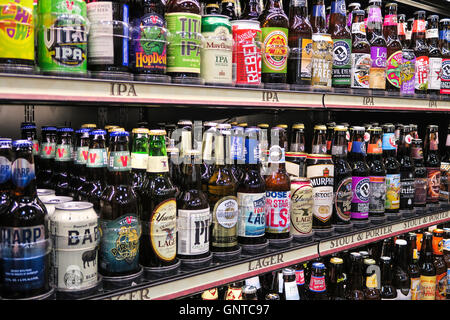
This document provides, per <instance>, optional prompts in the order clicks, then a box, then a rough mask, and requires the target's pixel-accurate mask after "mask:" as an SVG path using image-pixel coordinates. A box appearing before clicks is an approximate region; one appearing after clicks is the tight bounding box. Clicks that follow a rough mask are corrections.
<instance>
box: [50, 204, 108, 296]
mask: <svg viewBox="0 0 450 320" xmlns="http://www.w3.org/2000/svg"><path fill="white" fill-rule="evenodd" d="M50 234H51V237H52V246H53V248H52V253H53V254H52V273H51V275H52V277H53V283H54V285H55V289H56V290H58V291H62V292H67V291H69V292H74V291H82V290H87V289H90V288H93V287H95V286H96V285H97V283H98V276H97V260H98V254H97V253H98V242H99V231H98V216H97V214H96V213H95V211H94V208H93V204H92V203H89V202H80V201H74V202H66V203H61V204H59V205H57V206H56V210H55V213H54V214H53V215H52V216H51V217H50Z"/></svg>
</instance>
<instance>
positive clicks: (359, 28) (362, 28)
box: [352, 22, 366, 36]
mask: <svg viewBox="0 0 450 320" xmlns="http://www.w3.org/2000/svg"><path fill="white" fill-rule="evenodd" d="M352 34H360V35H363V36H366V25H365V23H364V22H355V23H353V24H352Z"/></svg>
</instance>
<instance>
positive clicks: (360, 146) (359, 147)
mask: <svg viewBox="0 0 450 320" xmlns="http://www.w3.org/2000/svg"><path fill="white" fill-rule="evenodd" d="M352 152H353V153H362V154H364V155H365V154H366V144H365V143H364V141H353V142H352Z"/></svg>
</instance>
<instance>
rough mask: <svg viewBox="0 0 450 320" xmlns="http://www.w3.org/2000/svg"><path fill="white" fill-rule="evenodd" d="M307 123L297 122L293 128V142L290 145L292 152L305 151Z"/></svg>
mask: <svg viewBox="0 0 450 320" xmlns="http://www.w3.org/2000/svg"><path fill="white" fill-rule="evenodd" d="M305 143H306V141H305V125H304V124H303V123H295V124H293V125H292V130H291V143H290V145H289V151H290V152H305Z"/></svg>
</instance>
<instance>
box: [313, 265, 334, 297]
mask: <svg viewBox="0 0 450 320" xmlns="http://www.w3.org/2000/svg"><path fill="white" fill-rule="evenodd" d="M309 296H310V299H311V300H328V299H329V296H328V290H327V284H326V280H325V265H324V264H323V263H321V262H314V263H313V264H312V269H311V278H310V280H309Z"/></svg>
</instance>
